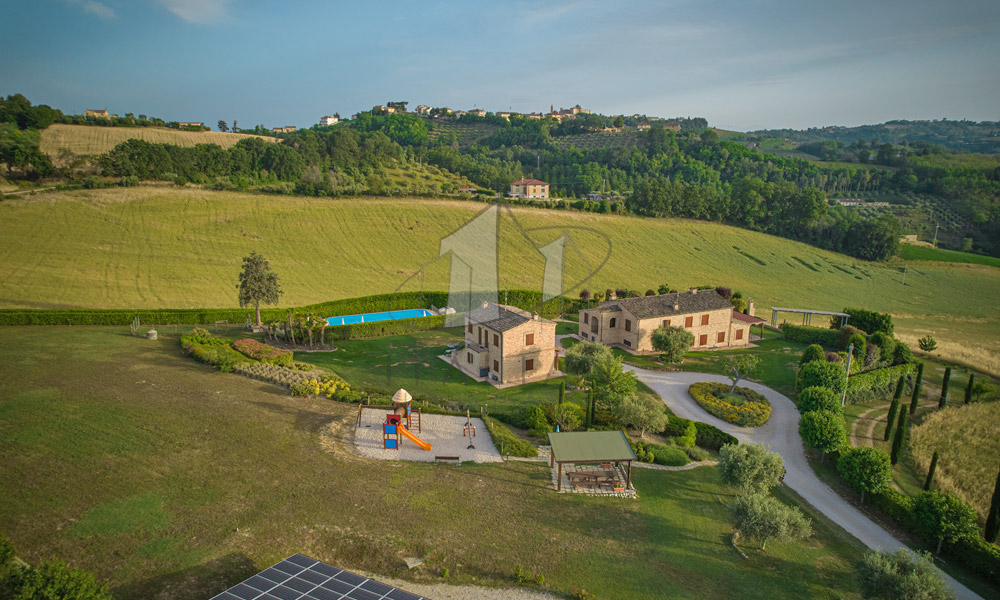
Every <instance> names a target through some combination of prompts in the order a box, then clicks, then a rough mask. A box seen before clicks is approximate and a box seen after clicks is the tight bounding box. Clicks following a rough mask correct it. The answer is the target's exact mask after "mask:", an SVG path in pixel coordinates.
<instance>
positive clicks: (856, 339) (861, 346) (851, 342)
mask: <svg viewBox="0 0 1000 600" xmlns="http://www.w3.org/2000/svg"><path fill="white" fill-rule="evenodd" d="M847 345H848V347H852V346H853V347H854V360H860V361H862V362H864V360H865V353H866V352H867V350H868V342H866V341H865V336H863V335H861V334H860V333H855V334H852V335H851V337H850V339H848V340H847Z"/></svg>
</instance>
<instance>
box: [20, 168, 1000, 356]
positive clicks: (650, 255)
mask: <svg viewBox="0 0 1000 600" xmlns="http://www.w3.org/2000/svg"><path fill="white" fill-rule="evenodd" d="M484 208H485V205H484V204H482V203H477V202H461V201H445V200H429V199H419V200H414V199H407V198H393V199H384V198H373V199H366V198H343V199H327V198H300V197H287V196H281V197H275V196H263V195H250V194H236V193H225V192H210V191H205V190H198V189H187V188H178V189H170V188H150V187H138V188H119V189H108V190H92V191H78V192H54V193H47V194H44V195H37V196H33V197H30V198H18V199H8V200H5V201H3V202H0V222H2V223H3V224H4V235H3V237H2V239H0V284H2V292H0V307H4V308H12V307H34V308H58V307H92V308H102V307H103V308H108V307H116V308H118V307H136V308H140V307H148V308H154V307H170V308H191V307H223V306H233V305H235V304H236V293H235V292H236V288H235V285H236V278H237V275H238V273H239V269H240V260H241V257H242V256H244V255H246V254H248V253H249V251H250V250H257V251H258V252H261V253H263V254H264V255H265V256H266V257H267V258H268V259H269V260H270V263H271V266H272V268H274V269H275V271H276V272H277V273H278V274H279V276H280V277H281V284H282V288H283V290H284V292H285V293H284V295H283V296H282V298H281V305H282V306H301V305H304V304H309V303H314V302H320V301H326V300H333V299H338V298H345V297H355V296H361V295H366V294H373V293H387V292H392V291H394V290H396V289H397V288H400V287H401V286H402V289H416V288H417V287H419V285H420V278H414V279H409V278H410V277H411V276H412V275H413V274H415V273H418V272H419V271H420V268H421V265H423V264H425V263H430V262H431V261H435V260H436V262H434V263H433V264H430V265H428V266H427V267H426V268H425V269H424V277H423V286H424V289H439V290H444V289H447V285H448V281H449V270H448V261H449V257H448V256H447V255H446V256H445V257H444V258H442V259H440V260H437V259H438V255H439V252H440V241H439V240H440V239H441V238H442V237H445V236H447V235H448V234H449V233H451V232H453V231H455V230H456V229H457V228H459V227H461V226H462V225H463V223H465V222H466V221H467V220H468V219H470V218H472V217H473V216H474V215H475V214H476V213H477V212H478V211H481V210H483V209H484ZM511 214H513V215H514V217H515V218H516V220H517V222H518V223H520V224H521V225H522V226H523V227H525V228H539V227H552V228H554V229H548V230H536V231H535V232H533V233H532V234H531V236H532V240H533V241H534V243H535V244H536V245H543V244H547V243H549V242H551V241H553V240H554V239H555V238H557V237H558V236H559V235H561V233H562V228H564V227H578V228H584V229H573V230H570V234H571V236H572V238H573V241H574V243H575V245H576V246H577V247H578V248H579V249H580V251H581V253H582V254H583V256H585V257H586V259H587V261H589V263H590V264H592V265H598V264H600V263H601V261H602V259H603V258H604V256H605V254H606V252H607V246H606V243H605V240H604V238H603V237H601V236H600V235H598V233H593V232H589V231H588V230H587V229H592V230H594V231H596V232H599V233H601V234H604V235H606V236H607V237H608V238H609V239H610V241H611V244H612V247H611V251H610V258H609V259H608V262H607V263H606V264H605V266H604V268H603V269H601V270H600V271H599V272H597V273H596V274H595V275H594V277H593V279H592V289H597V290H603V289H605V288H608V287H611V288H618V287H629V288H634V289H640V290H645V289H647V288H656V287H657V286H658V285H660V284H662V283H667V284H669V285H670V286H671V287H675V288H678V289H686V288H687V287H689V286H694V285H702V284H712V285H726V286H729V287H732V288H734V289H737V290H741V291H742V292H743V293H744V294H745V295H746V296H747V297H749V298H752V299H753V300H754V301H755V302H756V305H757V309H758V315H759V316H762V317H763V318H765V319H767V318H769V316H770V315H769V310H768V307H770V306H791V307H804V308H815V309H822V310H840V309H842V308H844V307H845V306H865V307H867V308H871V309H874V310H880V311H889V312H892V313H893V314H894V316H895V318H896V323H897V332H898V334H899V335H900V336H901V337H902V339H904V340H905V341H907V342H908V343H911V344H913V345H914V346H915V342H916V338H917V337H919V336H922V335H925V334H926V333H931V334H933V335H934V337H935V338H936V339H937V340H938V343H939V344H940V348H941V350H940V351H939V354H940V355H941V356H943V357H946V358H951V359H955V360H960V361H965V362H968V363H971V364H974V365H975V366H976V367H977V368H979V369H981V370H984V371H988V372H992V373H1000V319H997V317H996V314H995V311H994V310H993V303H994V301H995V299H996V295H997V291H998V290H1000V270H997V269H995V268H993V267H987V266H982V265H970V264H954V263H943V262H915V263H911V264H909V265H908V268H907V273H906V282H905V285H904V284H903V282H902V275H903V274H902V270H901V267H902V264H901V263H898V262H896V263H890V264H874V263H865V262H862V261H858V260H855V259H852V258H850V257H846V256H843V255H839V254H836V253H833V252H828V251H824V250H819V249H817V248H815V247H813V246H808V245H806V244H801V243H797V242H793V241H790V240H786V239H782V238H778V237H773V236H768V235H764V234H760V233H755V232H750V231H746V230H742V229H736V228H733V227H728V226H724V225H719V224H715V223H705V222H697V221H687V220H680V219H670V220H667V219H646V218H634V217H621V216H615V215H598V214H594V213H579V212H572V211H552V210H543V209H536V208H530V207H523V208H522V207H516V208H513V209H512V213H511ZM500 234H501V244H500V259H499V260H500V264H499V285H500V287H501V288H504V287H511V288H529V289H538V288H540V287H541V284H542V276H543V272H544V257H543V255H541V254H540V253H539V252H537V251H536V250H535V249H534V248H533V247H532V246H531V245H530V244H529V243H528V242H527V241H526V240H525V238H524V237H523V236H522V235H521V233H520V230H519V229H518V228H517V225H516V224H515V223H513V222H512V220H511V219H509V218H508V217H507V215H506V214H504V216H503V218H501V222H500ZM574 256H575V255H574ZM574 256H570V255H568V257H567V261H566V269H567V273H568V275H567V280H568V281H567V288H569V287H572V286H574V285H576V284H577V282H579V281H582V280H585V279H586V276H587V273H588V272H589V267H587V265H586V264H585V263H584V262H583V261H582V260H579V259H577V258H574ZM404 283H405V284H406V285H404ZM569 293H571V294H572V295H574V296H575V295H576V293H577V291H575V290H573V291H570V292H569ZM790 319H794V318H793V317H790ZM792 322H795V321H794V320H792Z"/></svg>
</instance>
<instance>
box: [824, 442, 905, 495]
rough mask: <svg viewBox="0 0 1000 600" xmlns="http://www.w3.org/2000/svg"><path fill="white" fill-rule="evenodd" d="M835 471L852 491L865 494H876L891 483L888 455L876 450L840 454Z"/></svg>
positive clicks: (851, 450) (865, 449)
mask: <svg viewBox="0 0 1000 600" xmlns="http://www.w3.org/2000/svg"><path fill="white" fill-rule="evenodd" d="M837 470H838V471H840V474H841V475H842V476H843V477H844V479H846V480H847V483H849V484H850V485H851V487H853V488H854V489H856V490H858V491H859V492H861V503H862V504H864V502H865V494H866V493H867V494H877V493H879V492H881V491H882V490H884V489H886V488H887V487H889V484H890V483H892V465H891V464H890V460H889V455H888V454H886V453H885V452H883V451H882V450H879V449H878V448H866V447H861V448H850V449H848V450H847V451H844V452H841V453H840V458H838V459H837Z"/></svg>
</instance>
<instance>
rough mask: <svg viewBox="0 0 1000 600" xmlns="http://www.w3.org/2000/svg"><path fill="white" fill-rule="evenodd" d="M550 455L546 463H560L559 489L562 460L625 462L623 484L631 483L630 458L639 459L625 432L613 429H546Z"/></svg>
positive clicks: (573, 461) (575, 462)
mask: <svg viewBox="0 0 1000 600" xmlns="http://www.w3.org/2000/svg"><path fill="white" fill-rule="evenodd" d="M549 444H551V445H552V458H551V459H550V460H549V466H550V467H554V466H555V465H559V473H558V476H557V477H556V481H557V482H558V483H557V484H556V489H557V490H559V491H562V472H563V463H573V464H580V463H626V465H625V487H626V488H628V487H630V486H631V484H632V461H633V460H638V459H637V458H636V456H635V452H633V451H632V444H630V443H629V441H628V438H626V437H625V433H624V432H622V431H621V430H620V429H619V430H615V431H564V432H560V433H549Z"/></svg>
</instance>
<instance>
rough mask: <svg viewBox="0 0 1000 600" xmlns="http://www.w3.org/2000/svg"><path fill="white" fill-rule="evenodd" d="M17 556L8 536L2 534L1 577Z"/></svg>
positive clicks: (0, 541) (0, 547) (0, 550)
mask: <svg viewBox="0 0 1000 600" xmlns="http://www.w3.org/2000/svg"><path fill="white" fill-rule="evenodd" d="M15 556H17V552H16V551H15V550H14V544H13V543H11V541H10V540H8V539H7V536H5V535H4V534H3V533H0V575H2V574H3V573H4V572H5V569H6V568H7V565H9V564H10V563H12V562H13V561H14V557H15ZM0 589H2V588H0Z"/></svg>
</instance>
